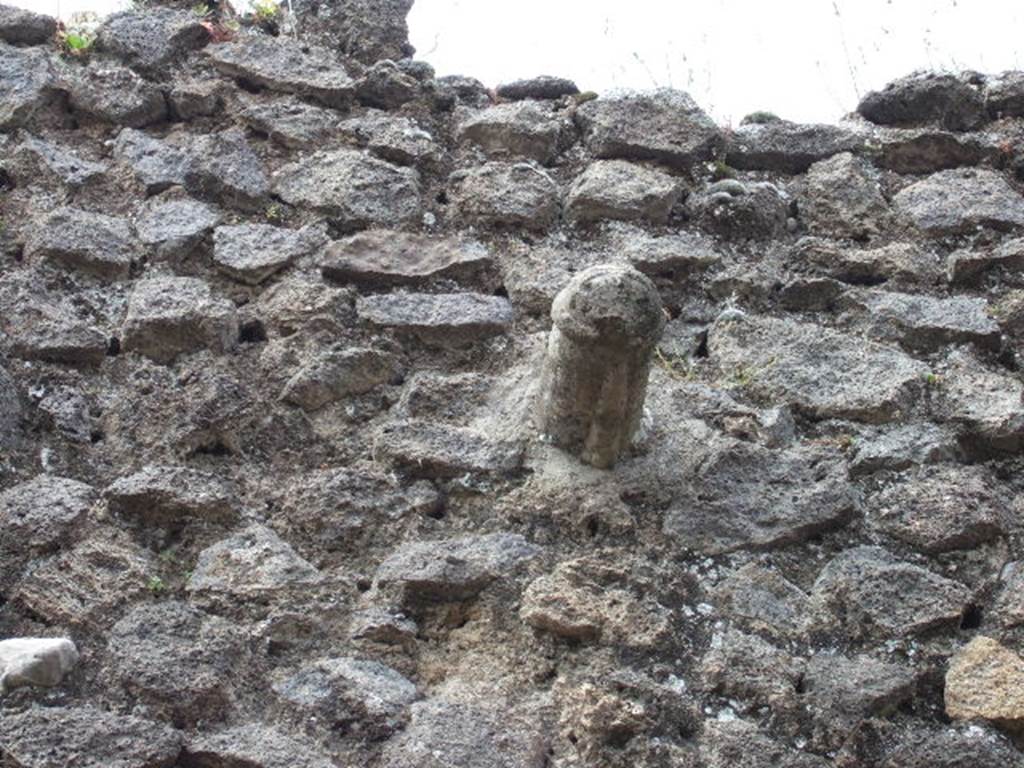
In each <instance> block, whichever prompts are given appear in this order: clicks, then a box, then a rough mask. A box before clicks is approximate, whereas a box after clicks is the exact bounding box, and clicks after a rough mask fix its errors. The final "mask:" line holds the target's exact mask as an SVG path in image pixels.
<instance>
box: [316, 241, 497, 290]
mask: <svg viewBox="0 0 1024 768" xmlns="http://www.w3.org/2000/svg"><path fill="white" fill-rule="evenodd" d="M493 268H494V259H493V257H492V256H491V253H490V251H489V250H488V249H487V248H486V247H485V246H483V245H482V244H480V243H477V242H473V241H469V240H462V239H457V238H453V237H436V236H427V235H420V234H415V233H410V232H397V231H394V230H388V229H374V230H370V231H368V232H362V233H360V234H358V235H354V236H353V237H350V238H347V239H345V240H339V241H336V242H334V243H331V244H330V245H329V246H327V248H325V249H324V251H323V255H322V257H321V261H320V269H321V271H322V272H323V275H324V277H326V278H329V279H331V280H337V281H339V282H352V283H360V284H366V285H409V284H416V283H423V282H427V281H429V280H432V279H436V278H454V279H463V280H466V279H472V278H474V277H477V276H479V275H481V274H482V273H485V272H490V271H492V270H493Z"/></svg>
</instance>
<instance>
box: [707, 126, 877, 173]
mask: <svg viewBox="0 0 1024 768" xmlns="http://www.w3.org/2000/svg"><path fill="white" fill-rule="evenodd" d="M864 140H865V137H864V136H863V135H861V134H859V133H856V132H854V131H852V130H850V129H849V128H842V127H840V126H837V125H817V124H815V125H803V124H800V123H791V122H789V121H788V120H773V121H772V122H769V123H747V124H746V125H741V126H739V127H738V128H736V129H735V130H733V131H732V132H731V133H730V134H729V137H728V143H727V144H726V147H725V153H726V154H725V162H726V163H727V164H728V165H730V166H732V167H733V168H739V169H740V170H745V171H776V172H779V173H803V172H804V171H806V170H807V169H808V168H810V167H811V165H812V164H814V163H816V162H818V161H819V160H826V159H828V158H830V157H832V156H833V155H838V154H840V153H842V152H857V151H858V150H859V149H861V147H863V146H864Z"/></svg>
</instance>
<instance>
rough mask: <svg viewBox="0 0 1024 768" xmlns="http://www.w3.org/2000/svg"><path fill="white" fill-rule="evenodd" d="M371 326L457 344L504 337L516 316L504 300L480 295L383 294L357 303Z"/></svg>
mask: <svg viewBox="0 0 1024 768" xmlns="http://www.w3.org/2000/svg"><path fill="white" fill-rule="evenodd" d="M356 311H357V312H358V313H359V317H360V318H361V319H363V320H365V321H367V322H369V323H371V324H372V325H376V326H379V327H381V328H391V329H394V330H396V331H402V332H407V333H413V334H415V335H417V336H419V337H421V338H423V339H424V340H427V341H431V342H435V343H442V344H445V345H448V344H460V343H466V342H470V341H476V340H479V339H484V338H487V337H489V336H495V335H497V334H500V333H505V331H507V330H508V328H509V326H511V325H512V321H513V320H514V319H515V312H514V310H513V309H512V305H511V304H510V303H509V302H508V300H507V299H504V298H502V297H500V296H486V295H483V294H479V293H385V294H379V295H376V296H364V297H361V298H360V299H358V300H357V301H356Z"/></svg>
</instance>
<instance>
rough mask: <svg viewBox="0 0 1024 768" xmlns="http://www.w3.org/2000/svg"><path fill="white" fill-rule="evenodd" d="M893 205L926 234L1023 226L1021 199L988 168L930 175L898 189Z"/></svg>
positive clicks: (1023, 210) (945, 233)
mask: <svg viewBox="0 0 1024 768" xmlns="http://www.w3.org/2000/svg"><path fill="white" fill-rule="evenodd" d="M892 202H893V206H894V207H895V208H896V210H897V211H898V212H899V213H900V214H902V215H903V216H905V217H906V218H907V219H908V220H909V221H910V222H911V223H913V224H915V225H916V226H917V227H918V228H919V229H921V230H922V231H923V232H925V233H927V234H929V235H950V234H960V233H969V232H972V231H974V230H975V229H977V228H978V227H992V228H993V229H998V230H1010V229H1014V228H1016V227H1021V226H1024V196H1021V195H1020V194H1019V193H1018V192H1017V191H1016V190H1015V189H1013V187H1011V186H1010V184H1009V183H1008V182H1007V181H1006V178H1005V177H1004V176H1003V175H1002V174H1001V173H999V172H997V171H993V170H989V169H987V168H970V169H952V170H947V171H939V172H938V173H933V174H932V175H931V176H928V177H926V178H924V179H922V180H921V181H918V182H915V183H913V184H911V185H910V186H908V187H905V188H903V189H901V190H900V191H899V192H897V193H896V195H895V196H894V197H893V199H892Z"/></svg>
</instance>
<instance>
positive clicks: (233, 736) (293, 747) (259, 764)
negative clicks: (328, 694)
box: [185, 722, 337, 768]
mask: <svg viewBox="0 0 1024 768" xmlns="http://www.w3.org/2000/svg"><path fill="white" fill-rule="evenodd" d="M185 754H186V755H187V756H188V757H187V758H186V759H187V760H188V761H189V762H191V763H193V764H194V765H197V766H211V768H212V767H213V766H217V767H218V768H219V767H220V766H224V768H228V767H229V766H230V767H231V768H234V767H235V766H238V768H243V766H244V768H333V766H335V765H337V763H335V762H334V761H333V760H331V759H330V756H329V755H328V754H327V753H326V752H324V751H322V750H321V749H320V747H319V746H318V745H317V744H316V743H315V742H314V741H313V740H312V739H304V738H295V737H293V736H289V735H287V734H286V733H283V732H282V731H280V730H278V729H277V728H275V727H273V726H270V725H263V724H261V723H258V722H257V723H246V724H244V725H236V726H235V727H233V728H229V729H227V730H224V731H217V732H216V733H198V734H195V735H194V736H193V737H192V738H191V739H189V741H188V742H187V743H186V745H185Z"/></svg>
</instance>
